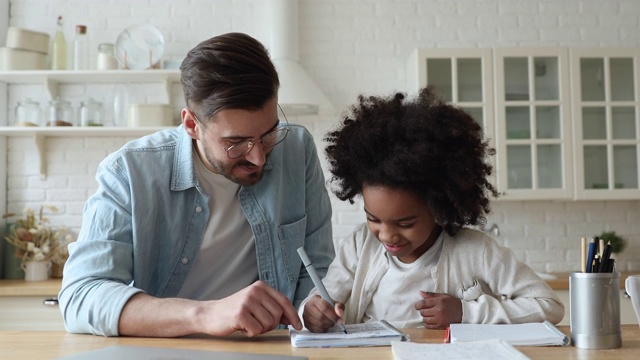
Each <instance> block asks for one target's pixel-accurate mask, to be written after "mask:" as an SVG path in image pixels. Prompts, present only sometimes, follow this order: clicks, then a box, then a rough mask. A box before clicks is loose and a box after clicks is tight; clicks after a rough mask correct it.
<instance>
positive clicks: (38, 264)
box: [22, 261, 51, 281]
mask: <svg viewBox="0 0 640 360" xmlns="http://www.w3.org/2000/svg"><path fill="white" fill-rule="evenodd" d="M22 269H23V270H24V280H25V281H45V280H47V279H49V269H51V261H26V262H24V263H22Z"/></svg>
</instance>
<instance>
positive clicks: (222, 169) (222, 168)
mask: <svg viewBox="0 0 640 360" xmlns="http://www.w3.org/2000/svg"><path fill="white" fill-rule="evenodd" d="M257 146H260V145H259V144H258V145H257ZM269 155H271V153H270V152H269V153H267V154H265V161H266V160H268V159H269ZM204 156H205V157H206V158H207V161H208V162H209V164H211V166H212V167H213V168H214V170H215V172H216V173H217V174H220V175H222V176H224V177H226V178H227V179H229V180H231V181H233V182H234V183H236V184H238V185H241V186H251V185H255V184H256V183H258V182H259V181H260V180H262V176H264V165H263V166H262V168H261V169H260V170H258V171H256V172H254V173H251V174H249V175H248V176H246V177H244V178H239V177H237V176H234V175H233V174H232V172H233V170H234V169H235V168H239V167H242V166H254V165H253V164H252V163H251V162H249V161H246V160H240V161H236V162H235V163H233V164H225V163H223V162H222V161H219V160H218V159H216V158H215V157H214V156H213V154H211V153H209V151H208V149H207V148H206V147H205V148H204Z"/></svg>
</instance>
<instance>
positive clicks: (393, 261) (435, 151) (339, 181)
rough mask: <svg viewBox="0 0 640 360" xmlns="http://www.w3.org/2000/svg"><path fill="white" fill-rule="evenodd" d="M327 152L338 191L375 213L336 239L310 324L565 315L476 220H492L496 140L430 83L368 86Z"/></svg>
mask: <svg viewBox="0 0 640 360" xmlns="http://www.w3.org/2000/svg"><path fill="white" fill-rule="evenodd" d="M326 140H327V142H328V147H327V149H326V154H327V156H328V159H329V163H330V171H331V174H332V181H333V182H334V184H335V185H336V186H335V188H334V189H333V190H334V192H335V194H336V195H337V197H338V198H339V199H341V200H349V201H350V202H351V203H353V201H354V198H356V197H362V201H363V203H364V211H365V214H366V223H365V224H362V225H360V226H358V227H357V228H356V229H355V230H354V231H353V233H352V234H351V235H349V236H348V237H347V238H346V239H344V240H343V241H342V242H340V243H339V244H338V247H337V250H336V258H335V260H334V261H333V262H332V264H331V265H330V266H329V270H328V272H327V275H326V276H325V278H324V279H323V283H324V285H325V286H326V289H327V292H328V294H329V295H330V297H331V298H332V299H333V300H334V302H335V307H332V306H330V305H329V303H328V302H326V301H324V300H323V299H322V298H321V297H320V296H319V295H318V292H317V290H316V289H314V290H312V291H311V293H310V294H309V296H308V297H307V298H306V299H305V300H304V302H303V303H302V305H301V307H300V313H301V315H302V319H303V321H304V325H305V327H306V328H307V329H309V330H311V331H314V332H324V331H326V330H327V329H328V328H330V327H332V326H333V325H334V324H335V323H342V322H344V323H346V324H350V323H362V322H367V321H376V320H387V321H388V322H390V323H391V324H392V325H394V326H396V327H400V328H407V327H425V328H428V329H445V328H446V327H447V326H448V325H449V324H451V323H526V322H542V321H544V320H548V321H550V322H552V323H554V324H556V323H558V322H559V321H560V320H561V319H562V317H563V315H564V306H563V304H562V303H561V302H560V300H559V298H558V297H557V296H556V294H555V293H554V291H553V290H551V288H550V287H549V286H548V285H547V284H546V283H545V282H544V281H543V280H542V279H540V278H539V277H538V276H537V275H536V273H535V272H534V271H533V270H532V269H531V268H529V267H528V266H527V265H525V264H524V263H522V262H520V261H518V260H517V259H516V257H515V256H514V254H513V253H512V252H511V250H509V249H507V248H505V247H502V246H500V245H498V244H497V242H496V241H495V240H494V239H493V238H491V237H490V236H489V235H488V234H486V233H484V232H481V231H478V230H474V229H472V228H469V226H475V225H481V224H484V223H485V222H486V215H487V214H488V213H489V211H490V206H489V205H490V201H489V197H490V196H497V192H496V190H495V188H494V187H493V186H492V185H491V183H490V182H489V181H488V179H487V178H488V176H489V175H491V172H492V167H491V165H489V163H488V162H487V161H486V159H487V157H488V156H489V155H492V154H493V153H494V150H493V149H491V148H489V146H488V143H487V142H486V140H485V139H484V138H483V133H482V128H481V127H480V125H478V123H477V122H476V121H474V120H473V118H472V117H471V116H470V115H468V114H467V113H466V112H464V111H463V110H461V109H459V108H457V107H455V106H453V105H449V104H446V103H444V102H443V101H442V100H440V99H439V98H438V97H437V96H436V95H435V94H434V93H433V91H432V90H431V89H423V90H422V91H420V93H419V94H418V96H417V97H416V98H414V99H408V98H407V97H406V96H405V95H404V94H401V93H397V94H395V95H392V96H389V97H376V96H369V97H365V96H360V97H359V101H358V103H357V104H356V105H353V106H352V107H351V108H350V111H349V113H348V114H347V115H346V116H345V117H344V119H343V120H342V122H341V125H340V126H339V128H338V129H337V130H335V131H333V132H330V133H329V134H328V135H327V137H326Z"/></svg>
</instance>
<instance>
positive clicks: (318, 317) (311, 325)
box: [302, 295, 344, 333]
mask: <svg viewBox="0 0 640 360" xmlns="http://www.w3.org/2000/svg"><path fill="white" fill-rule="evenodd" d="M335 305H336V307H335V309H334V308H332V307H331V305H329V303H327V302H326V301H324V300H323V299H322V298H321V297H320V295H316V296H314V297H312V298H311V299H309V301H307V302H306V303H305V304H304V311H303V313H302V318H303V319H304V326H305V327H306V328H307V329H309V331H311V332H317V333H322V332H326V331H327V329H329V328H330V327H332V326H333V325H335V324H336V323H342V321H343V320H342V315H343V314H344V304H342V303H339V302H336V303H335Z"/></svg>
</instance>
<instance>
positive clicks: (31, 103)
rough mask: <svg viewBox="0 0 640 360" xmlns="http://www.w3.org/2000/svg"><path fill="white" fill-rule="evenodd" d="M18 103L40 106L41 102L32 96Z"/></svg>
mask: <svg viewBox="0 0 640 360" xmlns="http://www.w3.org/2000/svg"><path fill="white" fill-rule="evenodd" d="M18 105H36V106H40V103H39V102H37V101H34V100H32V99H31V98H24V99H23V100H20V101H18Z"/></svg>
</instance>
